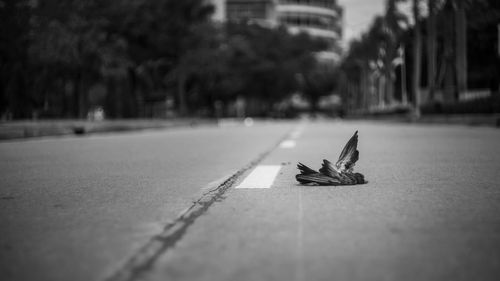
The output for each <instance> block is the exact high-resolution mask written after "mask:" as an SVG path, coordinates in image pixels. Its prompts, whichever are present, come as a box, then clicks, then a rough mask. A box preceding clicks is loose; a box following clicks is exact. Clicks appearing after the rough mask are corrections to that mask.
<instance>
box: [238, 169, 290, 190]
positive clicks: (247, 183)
mask: <svg viewBox="0 0 500 281" xmlns="http://www.w3.org/2000/svg"><path fill="white" fill-rule="evenodd" d="M280 169H281V165H261V166H257V167H255V169H254V170H253V171H252V172H251V173H250V174H249V175H248V176H247V177H246V178H245V179H244V180H243V182H241V183H240V184H239V185H238V186H237V187H235V188H236V189H243V188H271V186H272V185H273V182H274V179H275V178H276V176H277V175H278V173H279V171H280Z"/></svg>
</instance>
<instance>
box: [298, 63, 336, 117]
mask: <svg viewBox="0 0 500 281" xmlns="http://www.w3.org/2000/svg"><path fill="white" fill-rule="evenodd" d="M337 86H338V72H337V71H336V69H334V68H331V67H327V68H324V66H323V67H322V66H321V65H318V66H317V67H316V68H315V69H312V70H311V71H309V72H307V73H306V74H305V75H304V84H303V87H302V91H303V92H304V94H305V96H306V98H308V99H309V102H310V104H311V111H312V112H313V113H316V112H317V111H318V102H319V100H320V98H321V97H323V96H326V95H331V94H332V93H333V91H334V90H335V89H336V87H337Z"/></svg>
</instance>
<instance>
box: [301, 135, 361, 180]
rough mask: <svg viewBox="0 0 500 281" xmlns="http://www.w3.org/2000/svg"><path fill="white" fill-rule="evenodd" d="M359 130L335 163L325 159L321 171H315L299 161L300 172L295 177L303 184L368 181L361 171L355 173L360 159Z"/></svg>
mask: <svg viewBox="0 0 500 281" xmlns="http://www.w3.org/2000/svg"><path fill="white" fill-rule="evenodd" d="M357 147H358V131H356V132H355V133H354V135H353V136H352V137H351V139H350V140H349V141H348V142H347V144H346V145H345V147H344V149H342V152H341V153H340V156H339V160H337V163H335V165H333V164H332V163H331V162H330V161H328V160H326V159H325V160H323V164H322V165H321V168H320V169H319V171H315V170H313V169H311V168H309V167H307V166H306V165H304V164H302V163H299V164H298V165H297V168H298V169H299V171H300V174H298V175H296V176H295V178H296V179H297V181H298V182H300V183H301V184H315V185H353V184H363V183H366V181H365V177H364V176H363V175H362V174H360V173H354V172H353V169H354V165H355V164H356V161H358V159H359V151H358V148H357Z"/></svg>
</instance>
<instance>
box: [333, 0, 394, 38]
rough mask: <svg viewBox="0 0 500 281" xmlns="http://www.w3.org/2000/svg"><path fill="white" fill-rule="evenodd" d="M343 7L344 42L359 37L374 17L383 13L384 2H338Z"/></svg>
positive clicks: (344, 0)
mask: <svg viewBox="0 0 500 281" xmlns="http://www.w3.org/2000/svg"><path fill="white" fill-rule="evenodd" d="M338 1H339V3H340V5H342V6H343V7H344V42H345V43H347V42H349V41H350V40H351V39H353V38H356V37H359V36H360V35H361V33H362V32H363V31H365V30H367V29H368V27H369V26H370V23H371V22H372V20H373V18H374V17H375V15H377V14H378V15H381V14H383V13H384V6H385V4H384V3H385V1H386V0H338Z"/></svg>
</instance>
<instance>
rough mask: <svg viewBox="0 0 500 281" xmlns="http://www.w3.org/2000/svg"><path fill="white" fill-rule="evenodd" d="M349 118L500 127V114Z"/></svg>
mask: <svg viewBox="0 0 500 281" xmlns="http://www.w3.org/2000/svg"><path fill="white" fill-rule="evenodd" d="M347 119H348V120H372V121H382V122H397V123H416V124H444V125H447V124H448V125H466V126H489V127H500V114H467V115H444V114H442V115H423V116H421V117H420V119H418V120H415V119H414V118H412V117H411V116H408V115H403V114H401V115H378V116H377V115H371V116H348V117H347Z"/></svg>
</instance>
